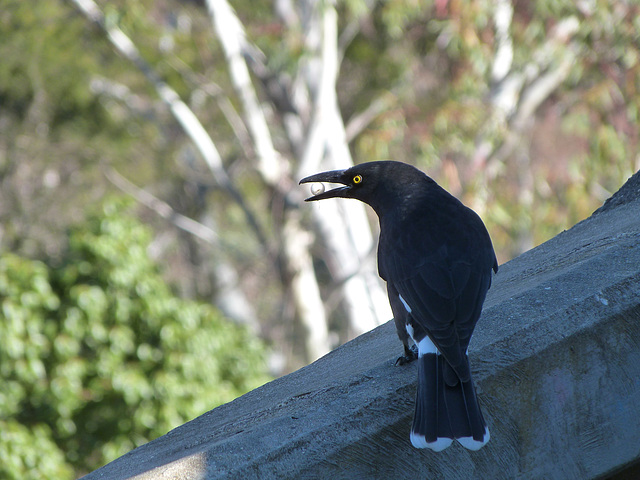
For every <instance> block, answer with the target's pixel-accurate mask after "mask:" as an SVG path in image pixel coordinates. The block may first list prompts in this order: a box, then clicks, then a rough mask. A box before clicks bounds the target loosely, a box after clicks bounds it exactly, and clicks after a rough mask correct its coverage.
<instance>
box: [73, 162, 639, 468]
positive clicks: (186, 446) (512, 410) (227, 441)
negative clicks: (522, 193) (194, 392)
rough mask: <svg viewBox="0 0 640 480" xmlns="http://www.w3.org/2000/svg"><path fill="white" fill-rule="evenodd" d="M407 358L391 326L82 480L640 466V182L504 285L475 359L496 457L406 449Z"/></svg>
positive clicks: (501, 276) (542, 249)
mask: <svg viewBox="0 0 640 480" xmlns="http://www.w3.org/2000/svg"><path fill="white" fill-rule="evenodd" d="M401 350H402V349H401V345H400V342H399V341H398V339H397V338H396V334H395V329H394V327H393V325H392V322H389V323H387V324H385V325H382V326H381V327H379V328H377V329H375V330H374V331H372V332H369V333H367V334H365V335H362V336H360V337H358V338H357V339H355V340H353V341H352V342H349V343H348V344H346V345H343V346H342V347H340V348H338V349H337V350H335V351H333V352H331V353H330V354H329V355H327V356H325V357H323V358H322V359H320V360H318V361H317V362H315V363H313V364H312V365H309V366H307V367H305V368H303V369H301V370H299V371H297V372H294V373H292V374H291V375H288V376H286V377H283V378H280V379H278V380H276V381H273V382H271V383H269V384H267V385H265V386H263V387H261V388H259V389H256V390H254V391H252V392H250V393H248V394H246V395H244V396H242V397H241V398H239V399H237V400H235V401H233V402H231V403H229V404H226V405H223V406H221V407H218V408H216V409H214V410H212V411H210V412H208V413H206V414H204V415H202V416H201V417H199V418H196V419H195V420H193V421H191V422H189V423H187V424H185V425H182V426H180V427H178V428H176V429H175V430H173V431H171V432H169V433H168V434H167V435H164V436H163V437H160V438H158V439H156V440H154V441H152V442H149V443H148V444H146V445H144V446H142V447H140V448H137V449H135V450H133V451H132V452H130V453H128V454H127V455H124V456H123V457H121V458H119V459H117V460H115V461H114V462H112V463H110V464H108V465H106V466H104V467H102V468H100V469H98V470H96V471H95V472H93V473H91V474H89V475H87V476H86V477H85V478H86V479H87V480H94V479H106V478H108V479H110V480H116V479H129V478H135V479H207V480H209V479H218V478H242V479H247V478H259V479H270V478H296V479H300V478H349V479H351V480H353V479H359V478H438V479H440V478H442V479H470V478H478V479H487V478H492V479H497V478H509V479H514V478H520V479H539V478H545V479H555V478H557V479H567V478H581V479H589V478H596V477H599V476H602V475H606V474H608V473H610V472H612V471H614V470H616V469H620V468H624V466H625V465H629V464H631V463H633V462H635V461H638V460H640V405H639V404H640V175H639V174H636V175H635V176H634V177H632V179H631V180H630V181H629V182H628V183H627V185H625V187H623V189H621V190H620V192H619V194H617V195H616V196H614V197H613V198H612V199H611V201H610V202H607V204H605V206H604V207H603V208H602V209H600V210H598V211H597V212H596V213H595V214H594V215H592V216H591V217H590V218H589V219H587V220H585V221H583V222H581V223H579V224H578V225H576V226H574V227H573V228H572V229H571V230H569V231H567V232H563V233H561V234H560V235H558V236H557V237H555V238H553V239H552V240H550V241H548V242H546V243H545V244H543V245H541V246H539V247H537V248H535V249H533V250H531V251H530V252H527V253H525V254H523V255H521V256H520V257H518V258H516V259H514V260H512V261H511V262H508V263H507V264H505V265H502V266H501V268H500V272H499V273H498V275H497V276H496V277H495V278H494V284H493V287H492V288H491V290H490V291H489V295H488V297H487V301H486V303H485V309H484V312H483V317H482V318H481V320H480V322H479V324H478V327H477V329H476V333H475V335H474V338H473V340H472V342H471V348H470V350H471V355H472V368H473V370H474V375H475V379H476V383H477V386H478V390H479V396H480V401H481V403H482V404H483V409H484V413H485V417H486V419H487V422H488V424H489V428H490V430H491V437H492V438H491V441H490V442H489V444H488V445H487V446H486V447H485V448H483V449H482V450H480V451H479V452H470V451H467V450H464V449H463V448H461V447H460V446H458V445H456V444H454V445H453V446H452V447H451V448H449V449H448V450H446V451H444V452H441V453H433V452H430V451H420V450H416V449H414V448H413V447H412V446H411V444H410V443H409V428H410V425H411V417H412V414H413V400H414V395H415V380H416V366H415V364H413V365H408V366H404V367H395V366H394V361H395V359H396V358H397V356H398V355H399V354H400V353H401ZM212 388H215V386H212Z"/></svg>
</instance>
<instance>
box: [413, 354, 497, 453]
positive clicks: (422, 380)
mask: <svg viewBox="0 0 640 480" xmlns="http://www.w3.org/2000/svg"><path fill="white" fill-rule="evenodd" d="M420 353H421V352H420ZM420 353H419V357H418V391H417V393H416V410H415V415H414V417H413V426H412V427H411V443H412V444H413V446H414V447H416V448H430V449H431V450H434V451H436V452H439V451H441V450H444V449H445V448H447V447H448V446H449V445H451V442H452V441H453V439H454V438H455V439H456V440H457V441H458V442H459V443H460V444H461V445H462V446H463V447H465V448H468V449H469V450H479V449H480V448H482V447H483V446H484V445H485V444H486V443H487V442H488V441H489V429H488V428H487V425H486V423H485V421H484V418H483V417H482V412H481V410H480V405H479V404H478V399H477V397H476V391H475V387H474V386H473V380H472V379H471V377H469V380H468V381H466V382H462V381H460V380H459V379H458V381H457V382H456V384H455V385H453V386H450V385H447V382H445V379H444V378H445V377H444V369H445V368H447V367H448V366H445V360H444V358H443V357H442V355H441V354H440V353H423V354H420ZM464 360H465V361H466V362H467V363H468V362H469V359H468V357H467V356H466V355H465V359H464Z"/></svg>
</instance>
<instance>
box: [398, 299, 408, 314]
mask: <svg viewBox="0 0 640 480" xmlns="http://www.w3.org/2000/svg"><path fill="white" fill-rule="evenodd" d="M398 297H400V301H401V302H402V304H403V305H404V308H406V309H407V312H409V313H411V307H410V306H409V304H408V303H407V302H405V300H404V298H402V295H400V294H398Z"/></svg>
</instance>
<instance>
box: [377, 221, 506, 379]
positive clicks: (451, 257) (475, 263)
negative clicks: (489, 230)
mask: <svg viewBox="0 0 640 480" xmlns="http://www.w3.org/2000/svg"><path fill="white" fill-rule="evenodd" d="M448 226H449V227H451V224H449V225H448ZM466 227H467V228H465V229H461V228H454V227H451V228H450V230H449V231H448V233H447V232H446V231H444V230H440V231H437V232H435V233H433V232H434V231H433V229H430V228H429V227H428V226H425V228H421V226H420V225H417V226H416V228H415V229H412V231H409V232H402V233H399V234H397V235H394V236H391V237H388V238H385V239H383V238H381V244H380V249H379V258H378V262H379V267H380V273H381V275H383V278H385V280H387V282H390V283H391V284H392V285H393V287H394V288H395V290H397V292H398V293H399V295H400V296H401V297H402V299H403V300H404V302H406V304H407V305H408V307H409V308H410V309H411V316H412V318H413V320H414V321H415V322H416V323H417V324H418V325H419V326H420V327H422V328H423V329H424V330H425V331H426V332H427V334H428V335H429V337H430V338H431V340H432V341H433V343H434V344H435V345H436V347H437V348H438V350H439V351H440V352H441V353H442V354H443V356H444V357H445V359H446V360H447V362H448V363H449V364H450V365H451V367H452V368H453V369H454V371H456V373H457V374H458V376H459V377H460V378H462V379H465V378H466V377H468V370H467V369H468V364H467V362H465V361H464V353H465V351H466V349H467V346H468V344H469V339H470V338H471V334H472V333H473V329H474V327H475V324H476V322H477V320H478V318H479V317H480V312H481V309H482V304H483V302H484V298H485V295H486V292H487V290H488V288H489V285H490V283H491V267H492V264H493V259H494V257H495V256H494V254H493V248H492V246H491V243H490V241H489V243H488V244H487V242H486V241H485V240H484V238H482V236H481V235H480V236H479V235H478V233H480V234H482V231H483V230H484V227H483V229H482V230H478V229H476V228H474V225H473V224H472V225H468V224H466ZM430 232H431V234H430ZM383 240H384V242H383Z"/></svg>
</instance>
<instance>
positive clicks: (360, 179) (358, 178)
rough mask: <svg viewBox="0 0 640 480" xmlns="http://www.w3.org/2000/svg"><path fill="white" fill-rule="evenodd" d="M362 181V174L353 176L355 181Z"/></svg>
mask: <svg viewBox="0 0 640 480" xmlns="http://www.w3.org/2000/svg"><path fill="white" fill-rule="evenodd" d="M361 181H362V175H356V176H355V177H353V183H360V182H361Z"/></svg>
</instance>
